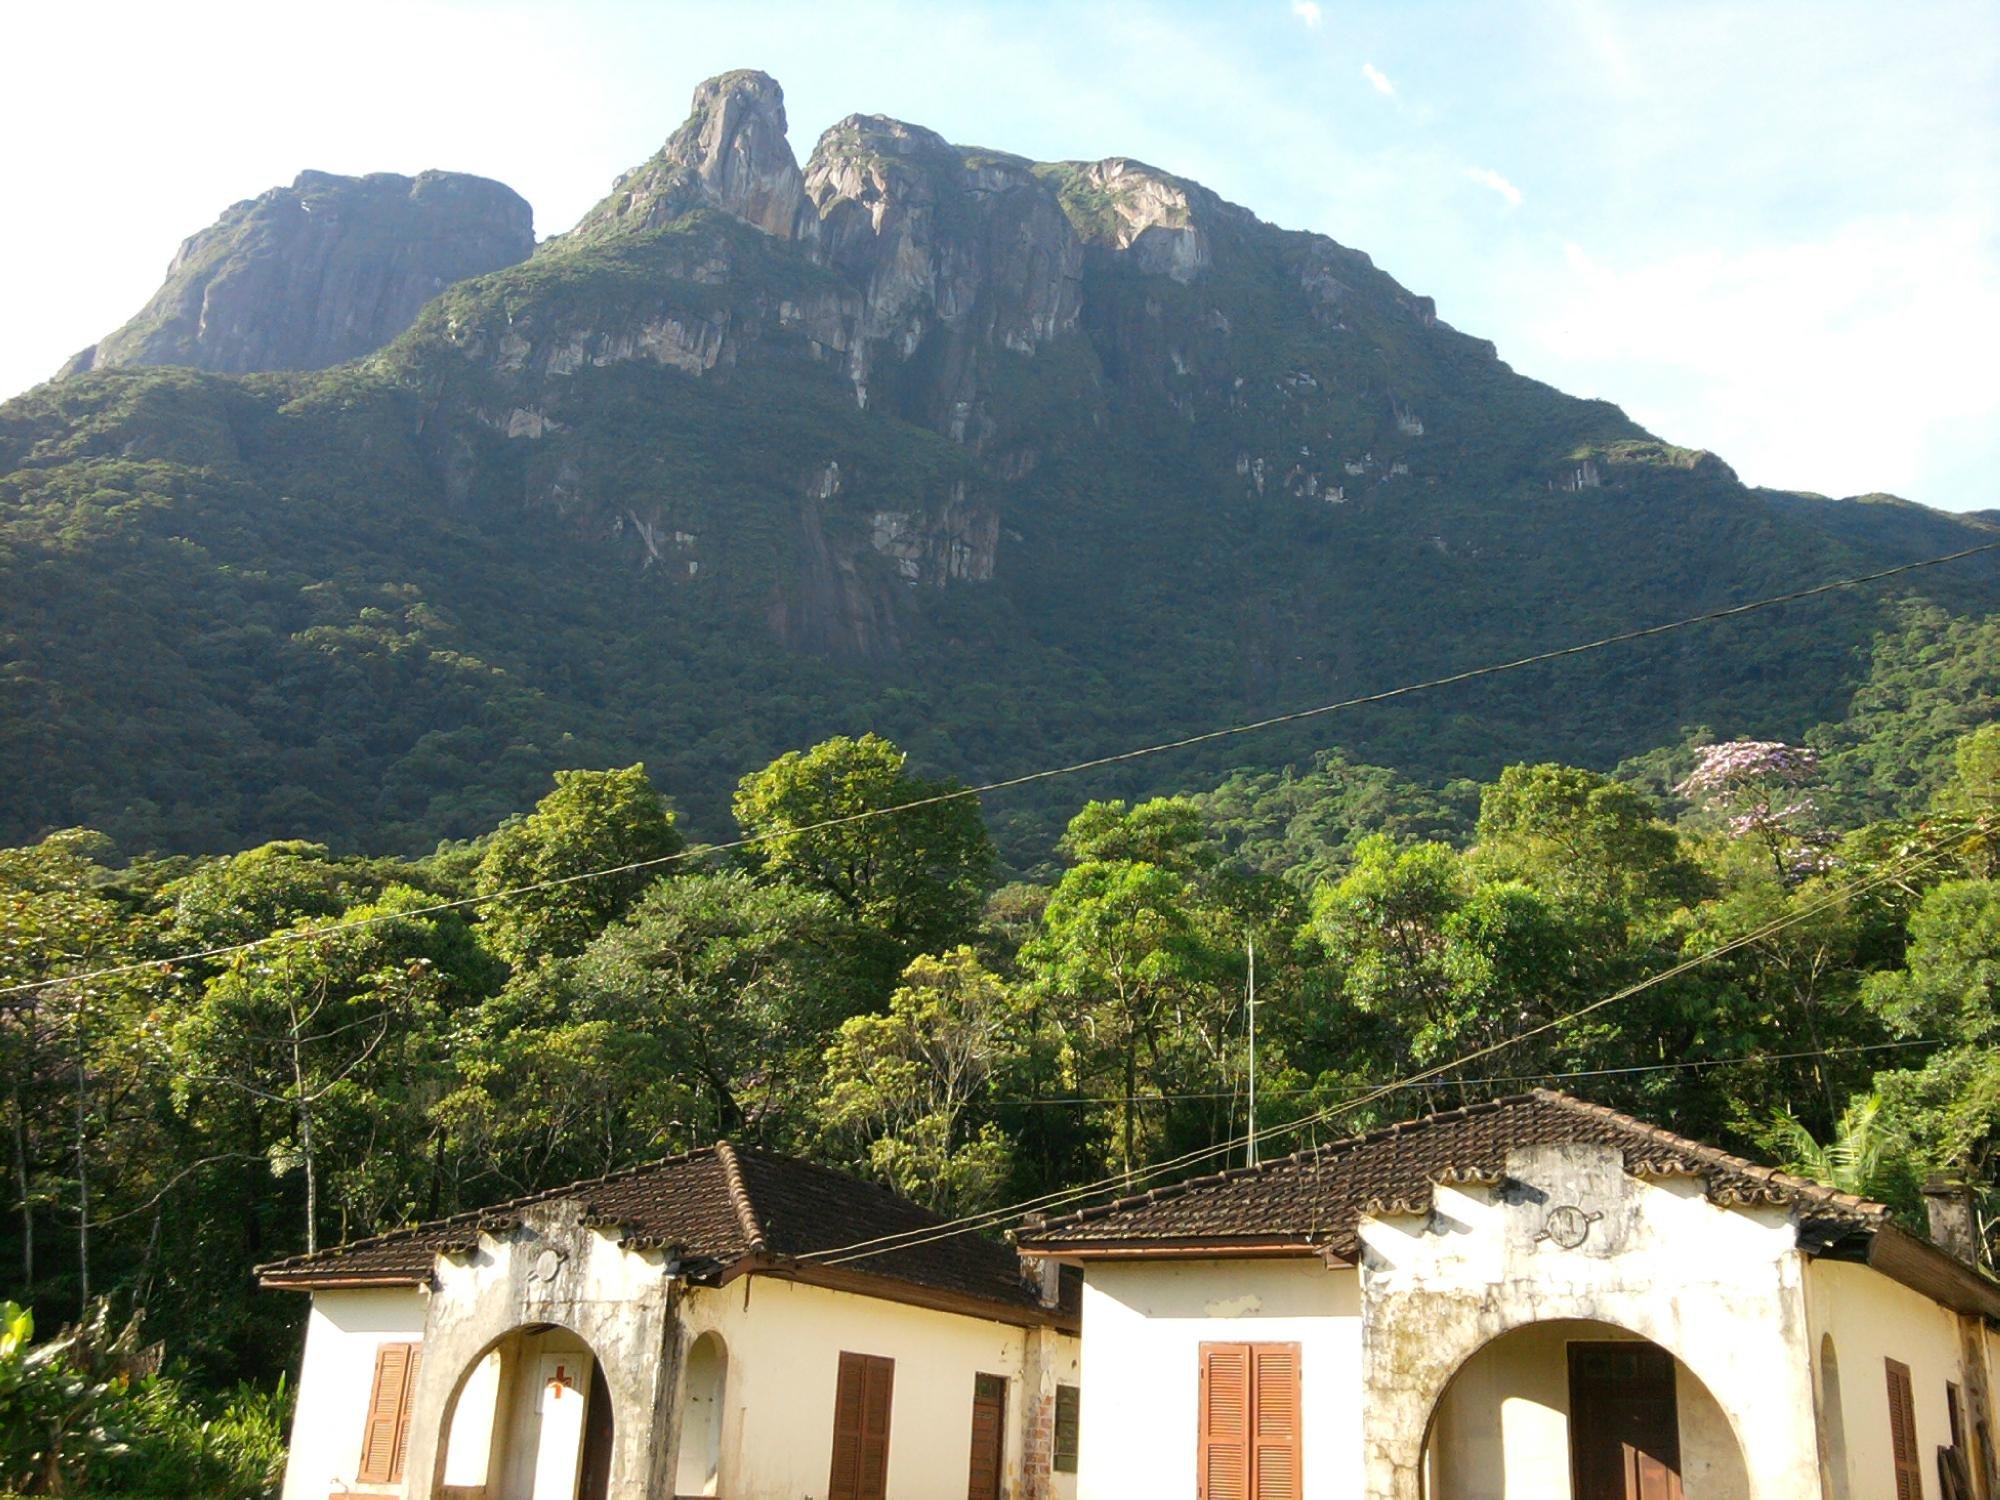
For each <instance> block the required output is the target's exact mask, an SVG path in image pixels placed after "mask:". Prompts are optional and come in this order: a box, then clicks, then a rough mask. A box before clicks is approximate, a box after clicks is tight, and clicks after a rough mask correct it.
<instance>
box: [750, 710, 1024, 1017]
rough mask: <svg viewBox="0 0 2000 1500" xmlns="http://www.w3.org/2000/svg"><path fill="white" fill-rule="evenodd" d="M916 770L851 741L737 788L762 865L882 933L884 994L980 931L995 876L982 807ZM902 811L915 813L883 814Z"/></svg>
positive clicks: (775, 765)
mask: <svg viewBox="0 0 2000 1500" xmlns="http://www.w3.org/2000/svg"><path fill="white" fill-rule="evenodd" d="M906 762H907V757H905V755H904V754H903V752H902V751H901V750H899V749H897V748H896V747H895V746H894V745H892V744H891V743H890V742H889V741H887V740H885V739H883V738H881V737H880V736H878V735H873V734H865V735H863V736H862V737H861V738H860V739H858V740H857V739H849V738H847V737H846V736H844V735H843V736H838V737H836V738H834V739H830V740H826V741H824V742H822V743H821V744H818V745H815V746H814V747H813V748H812V749H810V750H806V751H796V750H795V751H791V752H789V753H788V754H785V755H782V756H780V757H779V758H778V759H777V760H775V761H773V762H772V763H771V764H770V765H768V766H766V767H765V768H764V769H763V770H761V771H756V772H753V773H752V774H750V775H748V776H746V777H744V778H743V781H742V783H741V785H739V786H738V787H737V789H736V800H735V811H736V821H737V822H738V823H739V824H740V825H742V828H743V831H744V833H745V834H747V835H749V836H750V837H752V838H754V839H756V840H758V843H757V844H756V846H755V849H754V855H753V857H754V859H755V861H756V862H757V864H758V865H759V866H760V867H761V868H762V870H763V871H764V872H765V874H766V875H768V876H770V877H772V878H775V879H779V880H786V881H790V882H792V883H793V884H795V885H799V886H803V887H805V888H806V889H808V890H817V891H824V892H825V893H826V894H827V895H829V896H831V897H832V898H833V899H834V900H835V901H837V902H838V903H840V906H841V908H842V909H843V910H844V911H845V912H846V913H847V915H848V917H849V918H850V919H851V920H852V921H853V922H854V923H855V925H856V926H857V927H859V928H860V929H862V930H864V931H865V932H867V933H869V934H871V935H873V937H874V939H875V942H874V943H873V945H872V946H873V947H874V949H875V960H874V962H875V966H876V968H877V970H878V973H879V974H880V978H881V981H882V989H883V990H884V991H886V989H887V988H888V985H889V983H890V982H893V978H894V975H895V974H896V973H897V972H899V971H900V970H901V968H902V966H903V965H904V964H905V963H907V962H908V961H909V960H910V959H911V958H912V957H914V956H915V955H917V954H919V953H929V952H937V951H939V950H941V949H943V948H946V947H949V946H951V945H952V944H954V943H957V942H960V941H963V940H965V939H967V938H969V937H970V936H971V935H972V933H973V930H974V926H975V924H976V922H977V920H978V916H979V906H980V900H981V898H982V896H983V895H984V893H985V890H986V888H987V886H988V884H990V882H991V880H992V875H993V868H994V854H993V844H992V840H991V839H989V838H988V837H987V834H986V826H985V824H984V823H982V822H981V821H980V818H979V807H978V804H977V803H976V802H975V801H974V800H973V799H971V798H969V797H954V796H952V795H951V794H952V793H954V792H957V791H958V790H959V789H960V786H959V783H957V782H953V781H932V780H927V779H925V778H923V777H919V776H913V775H911V774H910V772H909V770H908V768H907V764H906ZM938 799H944V800H938ZM897 807H907V808H909V811H907V812H898V813H894V814H892V815H889V816H877V814H880V813H882V812H883V811H884V810H886V809H889V808H897ZM885 965H886V968H885V967H884V966H885Z"/></svg>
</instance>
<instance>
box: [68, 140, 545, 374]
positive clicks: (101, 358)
mask: <svg viewBox="0 0 2000 1500" xmlns="http://www.w3.org/2000/svg"><path fill="white" fill-rule="evenodd" d="M534 245H535V232H534V216H533V214H532V212H531V211H530V209H529V207H528V204H527V200H525V199H524V198H522V197H521V195H520V194H518V193H516V192H515V191H514V190H513V189H512V188H509V187H507V186H505V185H504V184H502V183H498V182H493V181H491V180H489V179H487V178H484V177H474V176H471V175H470V174H468V173H464V172H421V173H419V174H418V175H417V176H415V177H404V176H400V175H398V174H396V173H394V172H372V173H370V174H369V175H367V176H366V177H342V176H339V175H337V174H335V173H332V172H313V171H307V172H301V173H299V175H298V177H297V178H296V179H295V180H294V181H293V182H292V184H291V186H289V187H276V188H272V189H271V190H270V191H269V192H266V193H263V194H261V195H260V196H258V197H256V198H249V199H245V200H244V201H243V202H241V203H237V204H233V205H232V206H231V207H229V208H228V209H226V210H224V211H223V214H222V217H221V218H219V219H217V220H216V222H215V223H214V224H212V225H210V226H209V227H208V228H207V229H204V230H202V231H201V232H200V233H199V234H197V235H194V236H192V237H191V238H189V239H188V240H187V241H186V242H185V243H183V244H182V246H181V248H180V251H179V253H178V254H176V255H175V256H174V259H173V263H172V264H171V265H170V266H168V267H167V276H166V281H165V282H164V283H163V284H162V286H161V287H160V290H159V291H158V292H156V293H154V295H153V298H152V300H151V301H150V302H148V303H147V304H146V305H145V307H143V308H142V309H140V311H139V313H138V314H137V315H136V316H135V317H133V318H132V320H131V321H130V322H128V323H126V324H125V325H124V326H123V327H122V328H120V329H118V330H117V331H116V332H115V333H112V334H110V335H108V336H106V337H105V338H103V339H100V340H99V341H98V342H97V343H95V344H93V345H91V346H90V347H89V348H88V349H85V350H84V351H83V352H82V353H80V354H77V355H75V356H74V357H72V358H71V360H70V361H69V363H68V364H66V365H65V366H64V367H63V369H62V371H61V374H63V375H75V374H80V373H81V372H83V371H85V370H92V369H108V368H111V367H114V366H118V365H192V366H194V367H196V368H198V369H204V370H218V371H222V372H225V373H229V374H247V373H249V372H251V371H255V370H317V369H323V368H325V367H326V366H328V365H335V364H340V363H342V362H344V361H346V360H350V359H356V358H359V357H360V356H361V355H364V354H368V353H370V352H372V351H373V350H375V349H378V348H380V347H381V346H382V345H383V344H385V343H387V342H388V341H389V340H390V339H392V338H394V337H395V336H396V335H397V334H399V333H401V332H402V331H403V330H404V329H405V328H407V327H409V325H410V323H411V322H412V321H413V320H414V319H415V318H416V315H417V310H418V309H419V308H421V307H422V306H423V305H424V303H426V302H428V301H429V300H430V299H431V298H432V297H434V296H436V295H437V294H438V293H439V292H440V291H442V290H444V288H445V287H447V286H450V285H451V284H452V283H453V282H455V281H462V280H464V279H465V278H466V277H468V276H479V275H483V274H484V273H486V272H488V271H497V270H499V269H500V268H501V267H503V266H511V265H513V264H514V263H516V262H517V261H521V260H525V259H526V258H527V256H528V254H529V252H530V251H532V250H533V249H534Z"/></svg>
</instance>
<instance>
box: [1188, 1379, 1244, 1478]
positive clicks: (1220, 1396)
mask: <svg viewBox="0 0 2000 1500" xmlns="http://www.w3.org/2000/svg"><path fill="white" fill-rule="evenodd" d="M1195 1464H1196V1467H1195V1497H1196V1500H1250V1346H1249V1345H1248V1344H1203V1345H1202V1346H1201V1431H1200V1435H1199V1439H1198V1444H1197V1456H1196V1460H1195Z"/></svg>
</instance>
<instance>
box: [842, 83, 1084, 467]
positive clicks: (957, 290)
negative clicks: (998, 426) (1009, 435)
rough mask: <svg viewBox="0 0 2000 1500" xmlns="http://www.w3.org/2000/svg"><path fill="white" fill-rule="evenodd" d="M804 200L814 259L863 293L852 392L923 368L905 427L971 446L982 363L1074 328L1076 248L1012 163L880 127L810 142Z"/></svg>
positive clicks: (854, 127)
mask: <svg viewBox="0 0 2000 1500" xmlns="http://www.w3.org/2000/svg"><path fill="white" fill-rule="evenodd" d="M806 193H807V195H808V197H809V198H810V200H811V201H812V203H813V205H814V206H815V208H816V209H817V210H818V213H819V218H820V255H821V257H822V258H823V259H824V260H825V262H826V263H827V264H829V265H831V266H832V267H834V268H835V269H836V270H839V271H841V272H842V273H844V274H845V275H846V276H847V277H849V278H850V279H851V280H852V281H853V282H855V283H856V284H857V285H858V286H859V287H860V288H861V290H862V297H863V314H862V324H861V328H860V330H859V333H860V338H859V339H858V340H857V341H856V349H855V357H854V366H853V375H854V381H855V386H856V389H857V391H859V392H860V393H861V394H862V398H863V399H864V400H865V399H866V395H867V391H868V387H869V382H870V376H871V371H872V367H873V365H874V364H875V363H877V362H878V360H881V359H888V360H899V361H904V362H909V361H915V360H918V359H921V360H922V362H923V365H924V368H925V369H926V371H927V372H928V377H927V385H928V389H927V390H925V391H924V392H922V393H921V396H920V400H919V406H920V408H927V409H922V410H920V411H919V412H917V413H916V414H917V415H919V416H920V417H921V418H922V419H924V420H925V421H926V422H927V425H931V426H935V427H939V428H940V429H942V430H944V431H947V432H949V433H950V434H951V436H952V437H954V438H956V439H958V440H960V441H968V440H969V441H972V442H974V443H975V445H976V444H977V443H978V441H979V440H980V439H981V438H982V437H983V436H984V433H983V432H982V430H981V422H980V412H979V394H980V382H979V371H978V366H979V363H980V358H981V355H982V353H984V352H986V351H991V350H995V349H1006V350H1012V351H1013V352H1015V353H1018V354H1032V353H1034V352H1035V350H1037V349H1038V348H1040V347H1041V346H1042V345H1044V344H1046V343H1048V342H1050V341H1051V340H1053V339H1055V338H1058V337H1060V336H1061V335H1063V334H1065V333H1068V332H1071V331H1072V330H1073V329H1074V328H1075V327H1076V322H1077V316H1078V314H1079V312H1080V311H1081V309H1082V305H1083V246H1082V243H1081V242H1080V241H1079V240H1078V238H1077V236H1076V232H1075V230H1074V229H1073V228H1071V226H1070V224H1069V221H1068V220H1067V219H1066V218H1065V217H1064V216H1063V213H1062V208H1061V205H1060V204H1058V203H1057V202H1056V200H1055V197H1054V195H1053V194H1052V193H1050V192H1049V190H1048V188H1047V187H1046V185H1045V184H1043V183H1042V181H1041V180H1040V179H1039V178H1038V177H1037V176H1036V175H1035V171H1034V168H1033V165H1032V164H1031V163H1029V162H1027V161H1024V160H1022V159H1021V158H1020V157H1015V156H1006V155H1002V154H1000V153H996V152H989V151H969V150H962V149H960V148H959V147H956V146H951V145H948V144H946V142H945V141H944V139H943V138H942V137H941V136H939V135H937V134H936V133H935V132H932V131H929V130H925V129H923V128H922V127H920V126H915V125H906V124H904V123H903V122H902V121H900V120H890V119H886V118H884V117H883V116H881V115H850V116H848V117H847V118H846V119H845V120H842V121H841V122H840V123H839V124H837V125H835V126H834V127H833V128H832V129H831V130H829V131H827V133H826V134H825V135H824V136H822V137H821V138H820V142H819V145H818V146H817V147H816V148H815V149H814V151H813V154H812V159H811V161H809V162H808V163H807V165H806ZM927 345H928V347H927Z"/></svg>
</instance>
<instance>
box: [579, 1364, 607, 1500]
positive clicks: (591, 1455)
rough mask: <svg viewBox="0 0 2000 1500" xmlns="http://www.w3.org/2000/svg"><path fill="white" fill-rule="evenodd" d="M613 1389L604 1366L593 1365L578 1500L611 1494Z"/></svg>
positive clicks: (585, 1416)
mask: <svg viewBox="0 0 2000 1500" xmlns="http://www.w3.org/2000/svg"><path fill="white" fill-rule="evenodd" d="M613 1435H614V1434H613V1430H612V1425H611V1387H610V1386H609V1385H607V1384H606V1383H605V1380H604V1366H603V1364H601V1363H600V1362H598V1361H595V1360H593V1361H592V1362H591V1366H590V1404H589V1405H587V1406H586V1407H584V1409H583V1463H582V1464H581V1466H580V1467H579V1468H578V1470H577V1480H576V1500H605V1497H606V1496H607V1495H609V1494H610V1493H611V1439H612V1437H613Z"/></svg>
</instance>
